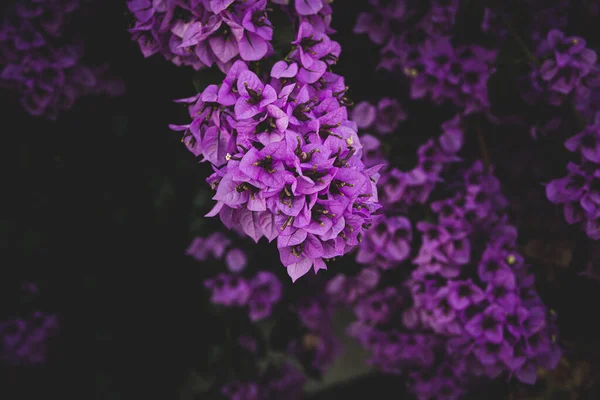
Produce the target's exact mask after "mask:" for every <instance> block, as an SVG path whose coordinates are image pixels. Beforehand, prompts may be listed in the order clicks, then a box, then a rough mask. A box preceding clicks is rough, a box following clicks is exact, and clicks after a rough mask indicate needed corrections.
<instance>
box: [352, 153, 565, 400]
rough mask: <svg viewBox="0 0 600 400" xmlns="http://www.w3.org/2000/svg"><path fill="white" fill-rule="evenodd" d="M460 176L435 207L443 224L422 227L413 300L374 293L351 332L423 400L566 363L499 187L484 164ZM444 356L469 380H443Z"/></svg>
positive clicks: (410, 284) (358, 309)
mask: <svg viewBox="0 0 600 400" xmlns="http://www.w3.org/2000/svg"><path fill="white" fill-rule="evenodd" d="M459 176H462V177H464V178H463V179H462V180H461V181H459V182H455V183H451V185H450V187H451V188H452V189H453V192H454V195H453V196H452V197H449V198H447V199H441V200H438V201H434V202H433V203H431V210H432V212H433V213H434V215H435V217H436V218H435V222H418V223H417V225H416V227H417V230H418V231H419V232H420V234H421V236H422V239H421V247H420V249H419V251H418V254H417V256H416V258H415V259H414V260H413V262H414V264H415V265H416V269H414V270H413V271H412V273H411V277H410V279H409V280H408V281H407V282H406V290H408V292H409V293H405V292H402V291H401V290H399V289H397V288H394V287H383V288H378V289H374V290H372V291H371V292H370V293H369V294H367V295H364V296H363V297H362V298H361V299H359V300H358V301H357V302H356V303H355V306H354V310H355V314H356V316H357V321H356V322H355V323H354V324H353V325H352V327H351V328H350V333H351V334H352V335H353V336H355V337H357V338H358V339H359V341H360V342H361V344H362V345H363V346H365V348H367V349H368V350H369V351H370V352H371V354H372V359H371V362H372V363H373V364H375V365H377V366H378V367H379V368H380V369H382V370H383V371H387V372H390V373H401V372H403V371H404V370H405V369H406V370H408V371H411V372H410V376H411V377H412V378H413V379H414V381H413V382H412V383H411V385H410V387H411V388H412V390H413V391H414V392H415V393H416V394H417V395H418V396H419V398H423V399H427V398H430V397H435V398H458V397H459V396H460V394H461V393H463V389H464V388H465V386H464V384H463V383H460V384H458V383H459V382H468V381H469V379H470V378H473V379H475V378H477V377H487V378H496V377H497V376H499V375H501V374H503V373H504V374H507V375H509V376H513V375H514V376H516V377H517V378H518V379H519V380H521V381H523V382H526V383H533V382H535V380H536V370H537V368H538V367H544V368H550V369H551V368H554V367H555V366H556V363H557V362H558V360H559V359H560V355H561V351H560V349H559V348H558V346H557V344H556V343H555V340H556V331H555V325H554V323H553V320H552V317H551V316H549V313H548V310H547V309H546V308H545V306H544V305H543V304H542V302H541V300H540V298H539V296H538V295H537V293H536V291H535V288H534V286H533V276H532V275H531V274H530V273H529V272H528V271H527V266H526V265H525V262H524V259H523V257H522V256H521V255H520V254H519V253H518V252H517V250H516V238H517V231H516V229H515V228H514V227H513V226H511V225H509V224H508V223H507V222H506V216H505V214H504V209H505V207H506V205H507V202H506V200H505V198H504V197H503V196H502V195H501V193H500V187H499V182H498V180H497V179H496V178H495V177H493V175H490V174H488V173H486V172H485V171H484V168H483V165H482V163H480V162H478V163H475V164H474V165H473V166H472V167H471V168H469V169H468V170H466V171H464V173H462V174H459ZM436 349H437V350H436ZM439 354H445V356H444V358H443V361H442V362H443V363H445V364H447V365H450V366H451V368H449V369H448V371H453V372H452V374H455V375H456V376H458V377H459V378H456V377H454V376H453V375H452V374H450V375H449V376H448V375H447V374H446V375H444V374H442V375H436V374H438V373H439V371H438V372H436V367H434V365H438V362H437V361H436V360H437V359H438V358H439V357H440V356H439ZM431 374H433V375H431ZM424 376H427V378H424ZM432 379H433V380H432ZM442 389H443V391H444V393H446V394H442V393H441V391H442ZM440 396H441V397H440Z"/></svg>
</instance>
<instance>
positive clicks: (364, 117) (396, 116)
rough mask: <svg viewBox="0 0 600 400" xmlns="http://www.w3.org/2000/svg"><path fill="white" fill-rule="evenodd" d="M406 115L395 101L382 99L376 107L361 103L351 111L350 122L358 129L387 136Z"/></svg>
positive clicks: (387, 98) (364, 102) (386, 98)
mask: <svg viewBox="0 0 600 400" xmlns="http://www.w3.org/2000/svg"><path fill="white" fill-rule="evenodd" d="M406 118H407V115H406V113H405V112H404V110H403V109H402V105H401V104H400V103H399V102H398V100H396V99H391V98H389V97H384V98H382V99H381V100H379V102H378V103H377V105H376V106H375V105H373V104H370V103H368V102H366V101H361V102H360V103H358V104H356V106H355V107H354V109H353V110H352V120H353V121H354V122H356V125H357V126H358V127H359V128H360V129H365V130H369V129H374V130H375V131H376V132H377V133H378V134H380V135H387V134H390V133H392V132H394V131H395V130H396V128H398V125H399V124H400V122H402V121H404V120H406Z"/></svg>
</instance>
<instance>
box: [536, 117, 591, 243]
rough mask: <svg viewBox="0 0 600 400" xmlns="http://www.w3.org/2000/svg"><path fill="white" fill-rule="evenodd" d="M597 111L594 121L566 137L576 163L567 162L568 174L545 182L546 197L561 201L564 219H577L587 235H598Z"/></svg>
mask: <svg viewBox="0 0 600 400" xmlns="http://www.w3.org/2000/svg"><path fill="white" fill-rule="evenodd" d="M599 139H600V112H598V113H596V116H595V119H594V121H593V122H592V123H591V124H589V125H587V126H586V127H585V129H584V130H583V131H582V132H580V133H579V134H577V135H575V136H573V137H571V138H569V139H568V140H567V141H566V142H565V146H566V147H567V149H568V150H569V151H572V152H576V153H578V155H579V156H580V158H581V162H580V163H574V162H571V163H569V164H568V166H567V170H568V175H567V176H565V177H563V178H559V179H556V180H553V181H552V182H550V183H549V184H548V185H547V186H546V194H547V196H548V199H549V200H550V201H551V202H553V203H555V204H562V205H564V208H563V210H564V215H565V220H566V221H567V223H569V224H579V223H581V225H582V227H583V229H584V230H585V232H586V233H587V235H588V236H589V237H590V238H591V239H594V240H598V239H600V170H598V168H597V166H598V164H599V163H600V142H599V141H598V140H599Z"/></svg>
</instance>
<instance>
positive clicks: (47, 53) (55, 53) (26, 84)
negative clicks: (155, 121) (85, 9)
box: [0, 0, 123, 119]
mask: <svg viewBox="0 0 600 400" xmlns="http://www.w3.org/2000/svg"><path fill="white" fill-rule="evenodd" d="M79 5H80V1H78V0H71V1H67V2H64V1H56V0H50V1H41V0H31V1H20V2H17V3H16V4H15V6H14V7H13V8H9V10H8V12H7V14H6V16H5V18H4V19H3V20H2V21H1V25H0V87H6V88H9V89H12V90H14V91H16V92H17V93H18V94H19V95H20V96H21V103H22V105H23V107H24V108H25V110H26V111H27V112H28V113H29V114H31V115H34V116H43V117H46V118H49V119H55V118H56V117H57V115H58V114H59V113H60V112H61V111H64V110H68V109H70V108H71V107H72V106H73V103H74V102H75V101H76V100H77V99H78V98H80V97H82V96H87V95H92V94H107V95H111V96H118V95H120V94H121V93H122V92H123V83H122V82H121V81H119V80H117V79H114V78H112V77H110V75H109V74H108V68H107V66H88V65H85V64H83V62H82V57H83V46H82V45H81V44H76V43H70V44H66V45H65V44H59V42H60V39H61V38H62V36H63V33H64V32H63V31H64V28H65V26H66V24H67V22H68V20H69V19H70V17H71V14H73V13H74V12H75V11H76V10H77V9H78V8H79Z"/></svg>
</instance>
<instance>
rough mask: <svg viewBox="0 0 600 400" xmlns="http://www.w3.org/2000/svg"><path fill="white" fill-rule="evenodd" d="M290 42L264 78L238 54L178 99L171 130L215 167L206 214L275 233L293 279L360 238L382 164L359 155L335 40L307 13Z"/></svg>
mask: <svg viewBox="0 0 600 400" xmlns="http://www.w3.org/2000/svg"><path fill="white" fill-rule="evenodd" d="M324 28H325V26H324ZM292 45H293V48H292V51H291V52H290V54H289V55H288V56H287V57H286V59H285V60H281V61H278V62H276V63H275V64H274V65H273V67H272V69H271V71H270V77H269V78H267V77H260V76H258V75H257V74H256V73H254V72H252V71H251V70H249V68H248V65H247V64H246V63H245V62H244V61H241V60H238V61H236V62H235V63H234V64H233V65H232V66H231V69H230V70H229V72H228V73H227V76H226V77H225V79H224V80H223V82H222V83H221V84H220V85H210V86H208V87H207V88H206V89H205V90H204V91H203V92H202V93H199V94H198V95H196V96H194V97H192V98H189V99H184V100H181V101H183V102H185V103H187V104H189V110H190V116H191V117H192V118H193V121H192V123H191V124H189V125H184V126H173V128H174V129H178V130H184V131H185V133H184V141H186V144H187V146H188V148H189V149H190V151H192V152H193V153H194V154H195V155H197V156H201V157H202V160H203V161H209V162H210V163H211V164H212V165H213V166H215V167H216V168H218V169H217V170H216V172H215V173H214V174H213V175H212V176H210V177H209V178H208V182H209V183H210V184H211V186H212V187H213V189H215V190H216V193H215V196H214V197H213V199H214V200H216V201H217V204H216V205H215V207H214V208H213V210H212V211H211V212H210V213H209V214H208V215H209V216H215V215H219V216H220V218H221V220H222V221H223V223H224V224H225V225H226V226H227V227H228V228H232V227H238V228H241V230H242V231H244V232H245V233H246V234H247V235H248V236H250V237H251V238H253V239H254V240H255V241H258V240H259V239H260V238H261V237H262V236H265V237H266V238H267V239H268V240H269V241H272V240H274V239H277V247H278V249H279V251H280V256H281V257H280V258H281V261H282V263H283V264H284V265H285V266H286V267H287V271H288V274H289V275H290V277H291V278H292V280H294V281H295V280H296V279H298V278H299V277H301V276H302V275H304V274H306V273H307V272H308V271H309V269H310V268H311V267H312V268H313V269H314V271H315V272H317V271H318V270H320V269H326V264H325V260H328V259H332V258H335V257H339V256H342V255H344V254H346V253H347V252H348V251H349V250H351V249H352V248H353V247H354V246H356V245H357V244H358V243H359V242H360V241H361V240H362V238H363V236H364V232H365V230H366V229H368V228H369V227H370V224H371V214H372V213H373V212H374V211H376V210H377V209H378V208H379V205H378V203H377V189H376V186H375V185H376V183H377V179H378V177H379V175H378V173H377V171H378V169H379V167H377V166H375V167H372V168H369V169H367V168H365V166H364V164H363V163H362V161H361V159H360V155H361V148H362V145H361V143H360V140H359V138H358V134H357V126H356V123H354V122H352V121H350V120H349V119H348V113H347V110H346V105H347V104H348V100H347V98H346V97H345V93H346V91H347V90H348V88H347V87H346V86H345V84H344V79H343V78H342V77H341V76H339V75H336V74H334V73H332V72H328V68H329V67H330V66H331V65H333V64H335V62H336V61H337V59H338V57H339V54H340V50H341V48H340V45H339V44H338V43H337V42H335V41H333V40H331V39H330V38H329V37H328V36H327V34H326V33H325V32H324V31H320V30H319V29H317V27H316V26H315V25H313V24H311V23H309V22H306V21H304V22H302V23H301V24H300V25H299V27H298V31H297V35H296V40H294V41H293V42H292Z"/></svg>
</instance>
